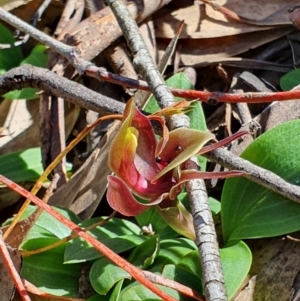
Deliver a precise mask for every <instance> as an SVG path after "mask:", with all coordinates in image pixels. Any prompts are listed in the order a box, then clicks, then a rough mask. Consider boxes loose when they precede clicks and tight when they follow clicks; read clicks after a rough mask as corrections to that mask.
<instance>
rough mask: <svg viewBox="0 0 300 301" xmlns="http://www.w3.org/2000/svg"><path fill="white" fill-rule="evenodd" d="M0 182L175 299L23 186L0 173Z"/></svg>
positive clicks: (157, 291) (146, 283)
mask: <svg viewBox="0 0 300 301" xmlns="http://www.w3.org/2000/svg"><path fill="white" fill-rule="evenodd" d="M0 182H2V183H3V184H5V185H6V186H7V187H8V188H10V189H12V190H14V191H16V192H18V193H19V194H20V195H22V196H24V197H25V198H27V199H30V200H31V201H32V202H33V203H34V204H36V205H37V206H39V207H40V208H42V209H43V210H45V211H46V212H47V213H49V214H50V215H52V216H53V217H54V218H55V219H57V220H58V221H59V222H61V223H63V224H64V225H65V226H67V227H68V228H70V229H71V230H72V231H74V232H75V233H77V234H78V236H80V237H82V238H83V239H84V240H85V241H87V242H88V243H90V244H91V245H92V246H93V247H94V248H95V249H97V250H98V251H99V252H100V253H101V254H103V255H104V256H105V257H107V258H108V259H109V260H111V261H112V262H113V263H115V264H116V265H118V266H119V267H121V268H122V269H124V270H125V271H126V272H128V273H129V274H130V275H131V276H132V277H134V278H135V279H136V280H137V281H139V282H140V283H143V285H144V286H146V287H147V288H148V289H149V290H151V291H152V292H153V293H154V294H156V295H157V296H159V297H160V298H162V299H163V300H168V301H176V299H174V298H173V297H171V296H169V295H168V294H166V293H165V292H163V291H162V290H160V289H159V288H158V287H156V286H155V285H154V284H153V283H152V282H151V281H150V280H148V279H147V278H146V277H145V276H144V274H143V271H142V270H140V269H139V268H137V267H135V266H133V265H132V264H130V263H129V262H128V261H126V260H125V259H124V258H122V257H121V256H119V255H118V254H116V253H114V252H112V251H111V250H110V249H109V248H108V247H107V246H105V245H104V244H103V243H101V242H100V241H99V240H97V239H95V238H94V237H92V236H91V235H90V234H88V233H86V232H85V231H84V230H83V229H81V228H80V227H79V226H78V225H76V224H75V223H73V222H72V221H70V220H69V219H67V218H66V217H64V216H63V215H61V214H60V213H58V212H57V211H55V210H54V209H53V208H52V207H51V206H49V205H48V204H46V203H44V202H43V201H42V200H40V199H39V198H37V197H36V196H34V195H33V194H31V193H30V192H28V191H27V190H26V189H24V188H23V187H21V186H19V185H18V184H16V183H14V182H13V181H10V180H9V179H7V178H6V177H4V176H2V175H0Z"/></svg>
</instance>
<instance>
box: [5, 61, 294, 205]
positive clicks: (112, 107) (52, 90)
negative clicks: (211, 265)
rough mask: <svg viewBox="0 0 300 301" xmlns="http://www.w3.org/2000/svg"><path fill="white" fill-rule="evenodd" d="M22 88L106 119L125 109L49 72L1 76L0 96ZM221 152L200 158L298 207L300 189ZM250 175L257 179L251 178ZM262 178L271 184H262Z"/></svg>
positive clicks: (26, 70)
mask: <svg viewBox="0 0 300 301" xmlns="http://www.w3.org/2000/svg"><path fill="white" fill-rule="evenodd" d="M25 87H32V88H38V89H41V90H46V91H47V92H48V93H49V94H53V95H56V96H58V97H62V98H65V99H66V100H68V101H70V102H72V103H74V104H76V105H78V106H80V107H83V108H86V109H90V110H94V111H96V112H100V113H102V114H105V115H106V114H109V113H113V114H114V113H117V114H122V113H123V111H124V108H125V105H124V104H123V103H119V102H117V101H114V100H112V99H111V98H108V97H105V96H103V95H100V94H98V93H96V92H94V91H92V90H90V89H88V88H86V87H84V86H82V85H80V84H78V83H74V82H72V81H71V80H68V79H67V78H64V77H60V76H57V75H56V74H55V73H53V72H51V71H49V70H48V69H43V68H39V67H33V66H30V65H23V66H22V67H18V68H14V69H12V70H10V71H8V72H6V73H5V74H4V75H1V76H0V94H5V93H7V92H9V91H11V90H14V89H22V88H25ZM293 92H298V94H299V96H298V98H300V91H299V90H298V91H293ZM218 151H220V152H222V154H220V153H218ZM224 152H225V150H223V149H219V150H216V151H213V152H211V153H208V154H203V156H206V157H207V158H208V159H209V160H211V161H214V162H217V163H219V164H220V165H222V166H224V167H227V168H229V169H239V170H243V171H245V172H247V173H249V174H250V175H249V176H247V177H248V178H249V179H250V180H252V181H255V182H256V183H259V184H260V185H263V186H265V187H266V188H268V189H270V190H273V191H274V192H276V193H278V194H280V195H283V196H284V197H286V198H289V199H291V200H292V201H295V202H297V203H300V188H299V187H298V186H295V185H291V184H289V183H288V182H286V181H284V180H283V179H282V178H280V177H278V176H276V175H275V174H274V173H272V172H270V171H268V170H265V169H262V168H260V167H258V166H256V165H254V164H252V163H250V162H248V161H246V160H244V159H241V158H239V157H238V156H236V155H234V154H232V153H230V152H225V153H224ZM223 155H225V157H224V158H223V157H222V156H223ZM240 160H242V161H240ZM261 173H262V174H263V176H261V177H260V176H259V174H261ZM251 175H257V176H253V177H252V176H251ZM274 176H276V177H277V178H276V180H275V179H274ZM264 178H266V179H272V180H266V181H264V180H263V179H264ZM279 180H280V181H279ZM288 192H290V193H288Z"/></svg>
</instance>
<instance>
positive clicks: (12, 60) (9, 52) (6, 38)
mask: <svg viewBox="0 0 300 301" xmlns="http://www.w3.org/2000/svg"><path fill="white" fill-rule="evenodd" d="M0 32H1V34H0V44H13V43H14V42H15V38H14V37H13V35H12V33H11V32H10V31H9V30H8V29H7V28H6V27H5V26H4V25H2V24H0ZM22 59H23V55H22V51H21V47H12V48H8V49H0V69H1V70H3V71H4V72H6V71H7V70H9V69H12V68H14V67H17V66H18V65H19V64H20V62H21V61H22Z"/></svg>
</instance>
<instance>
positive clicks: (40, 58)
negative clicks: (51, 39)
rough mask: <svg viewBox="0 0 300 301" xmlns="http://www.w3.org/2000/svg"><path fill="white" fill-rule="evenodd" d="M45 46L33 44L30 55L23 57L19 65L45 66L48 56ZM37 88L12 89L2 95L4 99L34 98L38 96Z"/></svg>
mask: <svg viewBox="0 0 300 301" xmlns="http://www.w3.org/2000/svg"><path fill="white" fill-rule="evenodd" d="M45 50H46V47H45V46H43V45H37V46H35V47H34V48H33V49H32V51H31V53H30V55H29V56H28V57H27V58H25V59H24V60H23V61H22V62H21V63H20V65H24V64H30V65H33V66H37V67H47V63H48V56H47V55H46V54H45ZM38 91H39V90H38V89H33V88H24V89H22V90H14V91H10V92H8V93H6V94H5V95H3V97H5V98H6V99H11V100H14V99H35V98H38V97H39V96H38V95H37V94H36V93H37V92H38Z"/></svg>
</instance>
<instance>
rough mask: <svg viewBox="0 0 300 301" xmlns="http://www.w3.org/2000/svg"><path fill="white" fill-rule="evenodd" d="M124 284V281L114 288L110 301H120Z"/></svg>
mask: <svg viewBox="0 0 300 301" xmlns="http://www.w3.org/2000/svg"><path fill="white" fill-rule="evenodd" d="M123 283H124V279H122V280H120V281H119V282H118V283H117V284H116V285H115V287H114V289H113V291H112V292H111V296H110V298H109V301H118V300H119V297H120V294H121V291H122V286H123Z"/></svg>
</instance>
